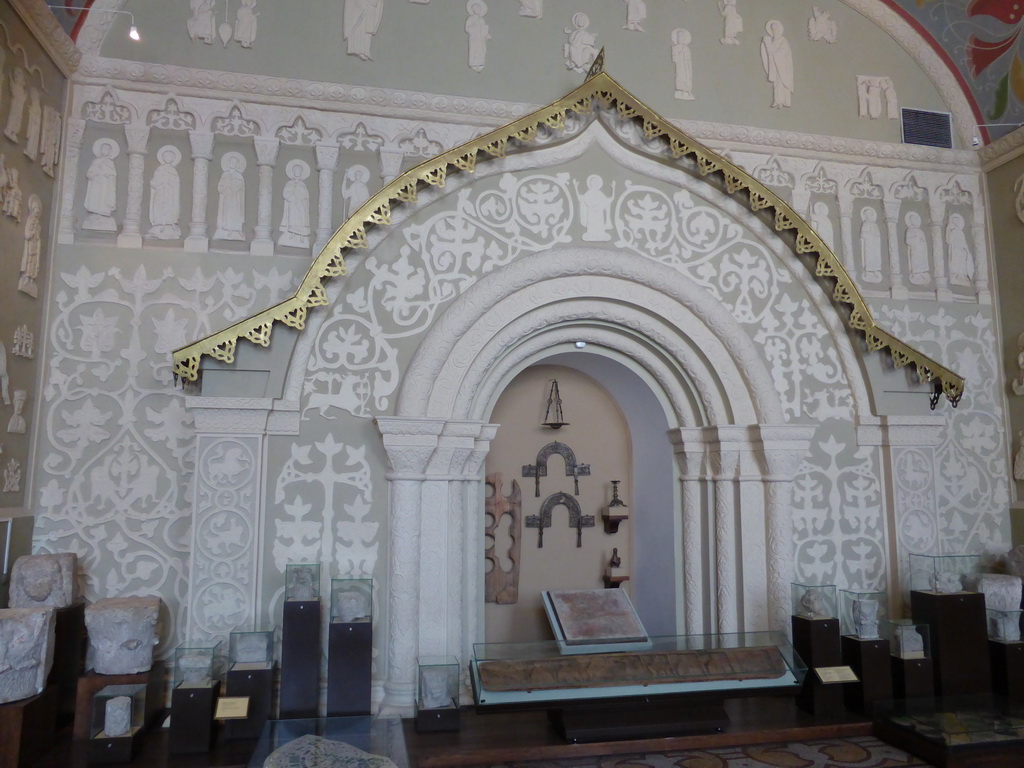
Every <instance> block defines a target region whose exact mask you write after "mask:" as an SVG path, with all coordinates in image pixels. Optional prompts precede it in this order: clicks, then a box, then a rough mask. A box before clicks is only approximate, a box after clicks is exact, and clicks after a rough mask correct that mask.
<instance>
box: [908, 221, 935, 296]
mask: <svg viewBox="0 0 1024 768" xmlns="http://www.w3.org/2000/svg"><path fill="white" fill-rule="evenodd" d="M904 221H905V222H906V224H907V231H906V233H905V234H904V235H903V242H905V243H906V244H907V266H908V267H909V269H910V274H909V276H908V279H909V280H910V282H911V284H912V285H926V284H927V283H928V281H929V280H930V279H931V271H932V268H931V263H930V262H929V260H928V236H927V235H926V234H925V232H924V230H923V229H922V228H921V214H919V213H918V212H917V211H909V212H908V213H907V215H906V217H905V218H904Z"/></svg>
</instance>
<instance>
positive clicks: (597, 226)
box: [572, 173, 615, 243]
mask: <svg viewBox="0 0 1024 768" xmlns="http://www.w3.org/2000/svg"><path fill="white" fill-rule="evenodd" d="M572 183H573V186H574V187H575V188H576V196H577V197H578V198H579V200H580V224H581V225H582V226H583V228H584V229H585V230H586V231H585V232H584V233H583V239H584V240H586V241H587V242H590V243H603V242H607V241H608V240H611V239H612V236H611V234H610V233H609V230H610V229H611V228H612V200H613V199H614V198H615V184H614V182H613V183H612V190H611V193H610V194H608V195H606V194H605V193H604V190H603V188H602V187H603V185H604V182H603V181H602V180H601V177H600V176H598V175H597V174H596V173H595V174H591V175H590V176H588V177H587V189H586V191H582V192H581V191H580V185H579V182H578V181H576V180H575V179H573V182H572Z"/></svg>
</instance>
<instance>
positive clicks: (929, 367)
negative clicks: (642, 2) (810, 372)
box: [173, 51, 964, 408]
mask: <svg viewBox="0 0 1024 768" xmlns="http://www.w3.org/2000/svg"><path fill="white" fill-rule="evenodd" d="M602 109H604V110H614V111H615V113H616V115H617V117H618V118H619V119H621V120H622V121H625V122H629V123H632V124H634V125H635V126H636V127H637V128H638V129H640V130H642V132H643V136H644V138H645V140H646V141H647V143H648V144H650V145H652V146H653V145H657V144H658V143H659V142H666V143H667V149H668V152H669V154H670V156H671V158H672V159H674V160H675V161H676V162H677V163H678V164H679V166H680V167H681V168H684V169H686V170H692V171H695V172H696V173H697V174H699V176H700V177H703V178H705V179H706V180H707V181H708V183H710V184H713V185H715V186H716V187H718V188H719V189H721V190H722V191H724V192H726V193H727V194H729V195H731V196H737V195H743V194H744V193H745V196H746V202H747V205H748V206H749V207H750V209H751V210H752V211H754V212H755V213H758V214H759V215H762V216H765V217H771V221H772V223H773V225H774V228H775V231H776V232H778V233H779V236H780V237H781V238H783V239H784V240H786V241H787V242H789V243H791V245H792V248H793V250H794V251H795V253H796V255H797V257H798V258H799V257H808V258H814V262H813V263H814V274H815V275H816V277H817V278H818V279H819V281H821V282H822V283H823V285H824V286H826V287H828V288H829V289H830V291H831V295H832V298H833V301H834V303H835V304H837V305H847V306H846V307H843V308H842V311H841V313H840V314H841V315H842V316H843V320H844V322H845V324H846V325H847V326H848V327H849V328H851V329H853V330H855V331H857V332H859V333H860V334H863V336H864V338H865V341H866V344H867V347H868V349H869V350H872V351H882V350H888V351H889V353H890V355H891V357H892V362H893V364H894V366H895V367H896V368H903V367H904V366H907V365H910V364H913V365H914V368H915V370H916V373H917V376H918V377H919V378H920V380H921V381H924V382H930V383H931V384H932V389H933V393H932V395H931V405H932V408H934V407H935V406H936V404H937V403H938V401H939V400H940V399H941V397H942V396H943V395H945V396H946V398H947V399H948V400H949V401H950V403H952V405H953V406H954V407H955V406H956V405H957V404H958V403H959V401H960V398H961V396H962V395H963V390H964V379H963V377H962V376H960V375H958V374H957V373H955V372H953V371H952V370H950V369H949V368H946V367H945V366H943V365H941V364H940V363H938V362H937V361H935V360H933V359H931V358H930V357H928V356H926V355H924V354H922V353H921V352H919V351H918V350H916V349H914V348H913V347H911V346H909V345H908V344H906V343H904V342H903V341H901V340H900V339H898V338H897V337H896V336H894V335H893V334H891V333H889V332H888V331H886V330H885V329H883V328H881V327H880V326H878V324H877V323H876V322H875V320H874V318H873V317H872V315H871V311H870V309H869V308H868V306H867V303H866V302H865V300H864V297H863V296H862V295H861V293H860V291H859V290H858V289H857V287H856V286H855V285H854V283H853V280H852V279H851V278H850V275H849V274H848V273H847V271H846V269H845V268H844V266H843V264H842V262H841V261H840V259H839V258H838V257H837V256H836V254H835V253H834V252H833V251H832V249H831V248H830V247H829V246H828V244H827V243H825V242H824V241H823V240H822V239H821V237H819V235H818V234H817V233H816V232H815V231H814V230H813V229H812V228H811V226H810V225H809V224H808V223H807V222H806V221H805V220H804V219H803V218H802V217H801V216H800V215H798V214H797V212H796V211H795V210H794V209H793V208H792V207H791V206H790V205H789V204H788V203H786V202H785V201H784V200H782V199H781V198H780V197H779V196H778V195H776V194H775V193H774V192H772V190H771V189H770V188H769V187H767V186H766V185H765V184H763V183H762V182H760V181H758V180H757V179H756V178H754V177H753V176H751V175H750V174H748V173H746V172H745V171H743V170H742V169H741V168H739V167H738V166H737V165H735V164H733V163H731V162H730V161H728V160H727V159H725V158H724V157H723V156H721V155H719V154H717V153H716V152H713V151H712V150H710V149H708V148H707V147H705V146H703V145H702V144H700V143H699V142H697V141H695V140H694V139H692V138H690V137H689V136H688V135H687V134H685V133H683V132H682V131H681V130H679V129H678V128H676V127H675V126H674V125H672V124H671V123H670V122H668V121H667V120H666V119H664V118H663V117H661V116H660V115H658V114H657V113H655V112H654V111H653V110H652V109H650V108H649V107H648V106H646V105H645V104H644V103H643V102H642V101H640V100H639V99H637V98H636V97H635V96H633V95H632V94H631V93H630V92H629V91H627V90H626V89H625V88H623V87H622V86H621V85H620V84H619V83H618V82H616V81H615V80H614V79H613V78H612V77H611V76H610V75H609V74H608V73H607V72H605V71H604V55H603V51H602V54H601V55H600V56H598V58H597V60H596V61H595V62H594V65H593V66H592V67H591V69H590V72H589V73H588V74H587V78H586V80H585V82H584V83H583V84H582V85H581V86H579V87H578V88H576V89H575V90H573V91H571V92H570V93H568V94H567V95H565V96H564V97H562V98H561V99H559V100H558V101H556V102H554V103H552V104H550V105H548V106H546V107H543V108H541V109H539V110H537V111H535V112H533V113H531V114H529V115H526V116H524V117H521V118H519V119H517V120H514V121H512V122H510V123H508V124H506V125H504V126H503V127H501V128H498V129H497V130H494V131H491V132H490V133H486V134H484V135H482V136H479V137H477V138H475V139H472V140H470V141H468V142H466V143H464V144H461V145H459V146H457V147H455V148H454V149H451V150H449V151H447V152H443V153H441V154H439V155H437V156H435V157H433V158H430V159H428V160H425V161H424V162H423V163H420V164H419V165H417V166H416V167H415V168H412V169H410V170H408V171H406V172H405V173H403V174H401V175H400V176H398V177H397V178H396V179H394V180H393V181H392V182H391V183H389V184H387V185H386V186H385V187H384V188H383V189H381V190H380V191H379V192H377V193H376V194H375V195H373V196H372V197H371V198H370V199H369V200H367V201H366V203H364V204H363V205H362V206H361V207H360V208H359V209H358V210H356V211H355V212H354V213H353V214H352V215H351V216H350V217H349V219H348V220H347V221H346V222H345V223H344V224H342V225H341V227H339V228H338V230H337V231H336V232H335V233H334V235H333V236H332V237H331V239H330V240H329V241H328V243H327V245H325V246H324V248H323V250H322V251H321V252H320V255H319V256H318V257H317V258H316V260H315V261H314V262H313V264H312V265H311V266H310V268H309V270H308V271H307V273H306V275H305V277H304V278H303V279H302V282H301V284H300V285H299V288H298V290H297V291H296V292H295V294H294V295H293V296H292V297H291V298H289V299H286V300H285V301H282V302H281V303H279V304H276V305H274V306H272V307H270V308H268V309H266V310H264V311H262V312H259V313H257V314H255V315H252V316H250V317H248V318H246V319H244V320H242V321H240V322H238V323H235V324H234V325H231V326H229V327H227V328H224V329H222V330H220V331H218V332H216V333H213V334H211V335H209V336H206V337H204V338H202V339H199V340H198V341H195V342H193V343H192V344H189V345H187V346H183V347H181V348H179V349H177V350H175V351H174V353H173V356H174V373H175V376H176V377H180V378H181V379H182V380H183V381H185V382H193V381H196V380H198V378H199V372H200V363H201V361H202V358H203V356H210V357H213V358H214V359H216V360H220V361H222V362H224V363H228V364H230V363H232V362H234V357H235V348H236V345H237V343H238V340H239V339H248V340H249V341H251V342H253V343H254V344H258V345H261V346H268V345H269V344H270V337H271V333H272V331H273V328H274V325H275V323H284V324H285V325H287V326H289V327H292V328H295V329H297V330H302V329H303V328H304V327H305V323H306V316H307V314H308V312H309V310H311V309H313V308H315V307H318V306H324V305H326V304H328V303H329V299H328V296H327V291H326V289H325V287H324V281H325V280H326V279H328V278H332V277H341V276H344V275H346V274H347V273H348V267H347V265H346V263H345V257H346V255H347V254H348V253H349V252H351V251H353V250H354V249H357V248H366V247H368V240H367V232H368V231H369V230H372V228H374V227H381V226H388V225H390V224H391V223H392V208H393V207H394V206H397V205H402V204H412V205H415V204H416V202H417V196H418V192H419V190H420V189H425V188H428V187H443V186H444V185H445V181H446V179H447V177H448V174H450V173H451V174H457V173H473V171H474V170H475V169H476V164H477V162H478V161H486V160H487V159H489V158H502V157H504V156H505V155H506V154H507V153H509V152H515V151H517V150H521V149H529V148H531V147H533V146H536V145H538V143H548V141H549V140H550V139H551V138H552V136H553V135H559V134H564V133H566V132H567V129H572V130H573V131H574V132H575V130H576V129H578V127H579V124H580V123H581V122H584V121H588V120H590V119H596V115H597V113H598V112H599V111H600V110H602ZM837 309H839V307H837Z"/></svg>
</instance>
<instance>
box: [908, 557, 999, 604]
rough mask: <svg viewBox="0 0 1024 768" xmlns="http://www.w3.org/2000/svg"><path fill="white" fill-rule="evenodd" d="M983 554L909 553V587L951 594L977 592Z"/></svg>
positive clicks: (922, 590)
mask: <svg viewBox="0 0 1024 768" xmlns="http://www.w3.org/2000/svg"><path fill="white" fill-rule="evenodd" d="M980 570H981V556H980V555H914V554H912V555H910V589H911V590H912V591H920V592H934V593H936V594H942V595H951V594H955V593H956V592H973V591H975V587H976V584H975V582H976V581H977V576H978V573H979V572H980Z"/></svg>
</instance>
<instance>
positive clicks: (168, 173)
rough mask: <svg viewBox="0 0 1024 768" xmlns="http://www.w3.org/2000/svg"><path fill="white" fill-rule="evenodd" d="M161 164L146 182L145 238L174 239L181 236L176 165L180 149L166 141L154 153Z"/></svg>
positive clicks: (179, 185) (179, 196)
mask: <svg viewBox="0 0 1024 768" xmlns="http://www.w3.org/2000/svg"><path fill="white" fill-rule="evenodd" d="M156 156H157V159H158V160H159V161H160V165H158V166H157V168H156V170H155V171H153V178H152V179H150V181H149V223H150V225H151V226H150V228H149V232H147V233H146V237H153V238H156V239H157V240H176V239H178V238H179V237H181V228H180V227H179V226H178V221H179V220H180V219H181V180H180V179H179V178H178V169H177V165H178V163H180V162H181V152H180V151H178V148H177V147H174V146H171V145H170V144H168V145H167V146H165V147H161V148H160V151H159V152H157V153H156Z"/></svg>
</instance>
